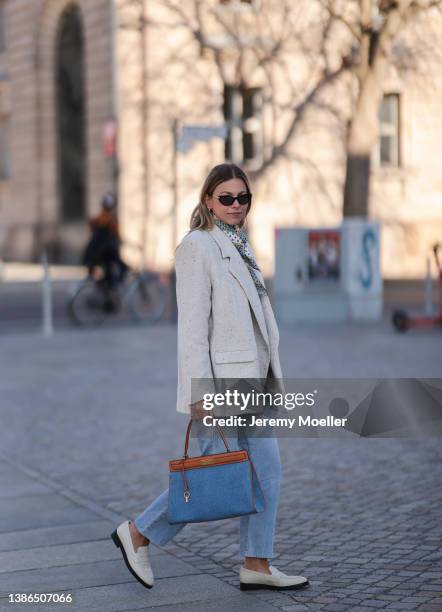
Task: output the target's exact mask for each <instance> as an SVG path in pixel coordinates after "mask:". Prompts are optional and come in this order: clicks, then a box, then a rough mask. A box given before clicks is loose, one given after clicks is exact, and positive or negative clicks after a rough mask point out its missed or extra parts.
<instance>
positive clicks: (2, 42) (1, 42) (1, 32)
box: [0, 0, 6, 53]
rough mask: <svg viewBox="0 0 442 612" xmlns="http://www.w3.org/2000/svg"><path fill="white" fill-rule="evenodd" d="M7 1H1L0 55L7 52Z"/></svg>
mask: <svg viewBox="0 0 442 612" xmlns="http://www.w3.org/2000/svg"><path fill="white" fill-rule="evenodd" d="M5 33H6V26H5V0H0V53H4V52H5V51H6V35H5Z"/></svg>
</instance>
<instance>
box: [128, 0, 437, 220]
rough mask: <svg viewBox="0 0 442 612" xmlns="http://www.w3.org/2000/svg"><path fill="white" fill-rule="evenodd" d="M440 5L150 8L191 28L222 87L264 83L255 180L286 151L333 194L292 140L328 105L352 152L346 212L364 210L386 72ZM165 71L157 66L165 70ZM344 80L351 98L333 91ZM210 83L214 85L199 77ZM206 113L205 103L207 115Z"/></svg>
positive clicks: (334, 2) (226, 3) (366, 2)
mask: <svg viewBox="0 0 442 612" xmlns="http://www.w3.org/2000/svg"><path fill="white" fill-rule="evenodd" d="M139 1H140V0H126V3H127V4H129V5H130V4H131V3H134V2H139ZM440 4H442V0H309V1H300V2H293V1H292V0H260V2H256V3H253V2H251V3H250V6H247V4H246V3H243V2H240V0H223V1H222V2H220V1H219V0H212V1H211V2H210V1H208V0H186V2H182V1H180V0H162V2H161V6H162V9H163V10H162V16H161V18H157V17H156V15H155V11H151V13H152V14H151V15H150V16H149V18H148V19H146V21H145V27H155V26H156V25H157V26H161V27H163V28H164V27H168V28H170V29H171V30H174V31H178V30H180V31H185V32H187V34H188V40H190V41H193V45H194V47H195V48H196V49H198V50H199V56H200V58H201V59H202V60H204V61H208V60H209V61H211V62H212V64H213V67H214V68H215V69H216V72H217V75H218V79H219V81H221V84H222V85H224V86H231V87H248V86H250V85H252V86H253V84H254V83H256V82H260V83H261V86H262V88H263V91H264V103H265V105H266V108H267V109H268V111H269V112H268V113H267V120H266V121H267V124H266V138H265V146H264V150H263V155H262V160H261V163H260V165H259V167H255V168H254V167H252V168H250V169H249V172H250V174H251V175H252V177H253V178H256V179H261V178H263V176H264V175H265V174H266V172H267V171H268V170H269V169H270V168H271V167H272V166H273V165H274V164H275V163H276V162H277V161H279V160H280V159H281V158H284V159H289V160H293V161H295V162H298V163H299V164H302V165H303V166H304V167H305V168H307V170H308V171H309V172H310V173H312V174H313V175H314V177H315V179H316V184H317V185H319V187H320V188H321V189H322V193H324V194H325V195H326V196H327V197H328V190H327V184H326V183H325V181H324V179H323V176H322V174H321V171H320V168H319V166H318V164H317V163H316V162H315V159H313V158H312V157H311V155H309V154H308V153H300V152H299V151H298V150H296V149H295V148H294V147H293V146H291V145H292V143H293V142H294V141H295V140H296V137H297V136H298V135H299V134H301V133H302V132H303V130H305V129H306V117H307V116H309V115H310V113H312V112H316V113H325V114H326V116H327V120H328V123H329V125H330V126H331V127H334V128H335V129H336V130H337V133H338V134H339V136H340V138H341V141H342V148H343V153H344V155H345V157H346V171H345V181H344V198H343V212H344V216H356V215H358V216H366V215H367V212H368V197H369V179H370V158H371V154H372V151H373V147H374V146H375V145H376V142H377V139H378V108H379V103H380V100H381V98H382V94H383V88H382V87H383V79H384V76H385V73H386V70H387V68H388V66H389V65H390V64H391V63H392V62H393V61H397V58H396V59H395V58H394V57H393V49H394V45H395V42H396V41H397V39H398V37H399V35H400V34H401V32H403V30H404V28H406V27H407V26H408V25H409V24H410V23H412V22H413V21H414V20H417V19H418V18H419V15H420V14H421V13H423V12H425V11H428V10H430V9H432V8H434V9H437V8H439V5H440ZM164 11H166V12H167V18H165V17H164ZM138 27H139V22H138ZM418 52H419V49H416V48H413V49H411V48H410V49H408V52H407V53H402V59H401V61H402V63H403V64H405V68H407V69H410V68H411V66H412V64H413V62H412V58H413V57H414V55H415V54H416V53H418ZM186 61H189V60H186V58H185V53H183V54H180V55H179V57H177V54H176V50H175V49H174V50H173V52H171V55H170V57H169V58H168V59H167V60H166V63H168V62H184V63H186ZM403 67H404V66H403ZM187 68H188V70H189V74H190V73H191V72H193V73H194V72H195V71H196V72H197V71H198V68H197V62H195V61H193V63H192V61H190V62H189V63H188V65H187ZM163 69H164V67H162V66H159V67H158V71H157V72H158V75H157V76H158V78H161V71H162V70H163ZM150 76H151V78H152V79H154V78H155V75H154V74H151V75H150ZM281 83H282V84H283V86H281ZM339 86H340V87H341V90H342V87H343V88H344V90H345V91H346V94H347V96H346V99H342V98H341V97H339V96H338V97H336V96H334V97H333V96H330V95H329V92H330V91H331V90H332V88H334V87H339ZM204 87H209V85H208V84H207V83H205V82H204V80H203V79H202V80H201V88H204ZM218 89H219V88H218ZM209 98H210V96H209ZM212 99H213V97H212ZM158 103H159V104H160V103H161V101H159V102H158ZM169 110H170V112H171V114H172V115H175V116H177V113H178V112H179V111H178V110H177V109H174V108H173V104H172V105H169ZM206 111H207V109H205V108H201V115H202V116H203V115H204V114H205V113H206ZM310 116H311V115H310ZM254 175H255V176H254ZM341 188H342V186H341Z"/></svg>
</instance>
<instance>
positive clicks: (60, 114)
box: [54, 4, 87, 222]
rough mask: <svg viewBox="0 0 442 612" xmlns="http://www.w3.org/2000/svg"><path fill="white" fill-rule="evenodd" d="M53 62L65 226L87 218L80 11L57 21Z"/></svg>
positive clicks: (72, 8)
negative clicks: (67, 223) (66, 223)
mask: <svg viewBox="0 0 442 612" xmlns="http://www.w3.org/2000/svg"><path fill="white" fill-rule="evenodd" d="M55 49H56V58H55V59H56V61H55V75H54V76H55V89H56V117H57V120H56V129H57V144H58V197H59V203H60V217H61V220H62V221H64V222H70V221H81V220H83V219H84V218H85V216H86V210H87V205H86V196H87V187H86V180H87V177H86V171H87V166H86V159H87V152H86V92H85V45H84V35H83V23H82V18H81V14H80V10H79V8H78V7H77V6H76V5H75V4H74V5H70V6H69V8H68V9H67V10H66V11H65V12H64V13H63V14H62V16H61V17H60V23H59V28H58V33H57V44H56V47H55Z"/></svg>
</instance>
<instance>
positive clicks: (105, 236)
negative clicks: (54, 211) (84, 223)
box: [82, 193, 128, 290]
mask: <svg viewBox="0 0 442 612" xmlns="http://www.w3.org/2000/svg"><path fill="white" fill-rule="evenodd" d="M89 227H90V230H91V232H92V235H91V238H90V240H89V242H88V244H87V246H86V248H85V250H84V253H83V256H82V264H83V265H84V266H87V267H88V269H89V274H90V275H91V276H92V275H93V272H94V268H95V267H96V266H102V267H103V270H104V283H105V286H106V287H107V288H108V289H111V290H112V289H116V288H117V286H118V284H119V283H121V282H122V281H123V280H124V278H125V276H126V273H127V271H128V266H127V264H126V263H125V262H124V261H123V259H122V258H121V256H120V244H121V236H120V230H119V224H118V217H117V199H116V197H115V195H114V194H113V193H107V194H105V195H104V196H103V198H102V201H101V212H100V213H99V214H98V215H96V216H95V217H91V218H90V219H89Z"/></svg>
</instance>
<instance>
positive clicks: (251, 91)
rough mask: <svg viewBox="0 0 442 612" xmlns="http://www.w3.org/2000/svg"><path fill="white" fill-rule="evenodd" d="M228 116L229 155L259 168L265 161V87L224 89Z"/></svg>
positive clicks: (235, 159) (226, 87)
mask: <svg viewBox="0 0 442 612" xmlns="http://www.w3.org/2000/svg"><path fill="white" fill-rule="evenodd" d="M224 118H225V121H226V124H227V129H228V134H227V139H226V146H225V157H226V159H227V160H230V161H232V162H233V163H237V164H238V163H239V164H240V163H244V164H247V165H250V166H253V167H258V166H259V164H260V163H261V162H262V148H263V147H262V90H261V89H260V88H259V87H251V88H239V87H230V86H227V85H226V86H225V88H224Z"/></svg>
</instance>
